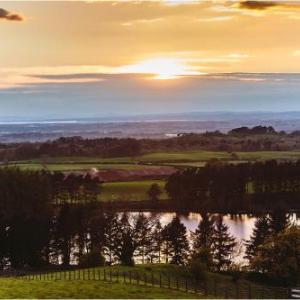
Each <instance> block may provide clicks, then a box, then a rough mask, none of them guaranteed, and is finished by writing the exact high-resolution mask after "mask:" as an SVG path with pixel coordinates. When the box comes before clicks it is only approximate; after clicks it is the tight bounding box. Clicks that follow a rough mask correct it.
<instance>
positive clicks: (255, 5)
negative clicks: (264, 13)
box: [239, 0, 279, 10]
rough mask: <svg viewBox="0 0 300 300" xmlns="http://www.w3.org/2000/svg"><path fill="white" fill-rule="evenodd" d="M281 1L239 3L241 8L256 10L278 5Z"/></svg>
mask: <svg viewBox="0 0 300 300" xmlns="http://www.w3.org/2000/svg"><path fill="white" fill-rule="evenodd" d="M278 4H279V3H275V2H271V1H255V0H249V1H242V2H240V3H239V6H240V8H245V9H255V10H264V9H268V8H270V7H274V6H277V5H278Z"/></svg>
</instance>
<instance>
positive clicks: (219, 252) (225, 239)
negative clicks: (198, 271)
mask: <svg viewBox="0 0 300 300" xmlns="http://www.w3.org/2000/svg"><path fill="white" fill-rule="evenodd" d="M236 245H237V243H236V241H235V239H234V237H232V236H231V235H230V233H229V228H228V226H227V225H226V224H224V222H223V218H222V217H221V216H220V217H219V218H218V219H217V221H216V226H215V231H214V235H213V260H214V263H215V266H216V268H217V270H218V271H221V270H223V269H226V268H227V267H228V266H230V264H231V257H232V254H233V252H234V248H235V247H236Z"/></svg>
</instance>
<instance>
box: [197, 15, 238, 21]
mask: <svg viewBox="0 0 300 300" xmlns="http://www.w3.org/2000/svg"><path fill="white" fill-rule="evenodd" d="M233 18H234V16H215V17H206V18H198V19H197V21H198V22H224V21H230V20H232V19H233Z"/></svg>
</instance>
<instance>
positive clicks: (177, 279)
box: [18, 268, 291, 299]
mask: <svg viewBox="0 0 300 300" xmlns="http://www.w3.org/2000/svg"><path fill="white" fill-rule="evenodd" d="M18 278H21V279H23V280H40V281H43V280H47V281H49V280H73V281H76V280H94V281H106V282H111V283H113V282H116V283H121V282H122V283H125V284H133V285H142V286H148V287H160V288H167V289H173V290H180V291H184V292H186V293H195V294H201V295H206V296H213V297H217V298H225V299H230V298H231V299H232V298H235V299H258V298H259V299H286V298H290V297H291V290H290V289H288V288H282V287H268V286H263V285H257V284H252V283H251V284H250V283H249V282H246V281H238V282H233V281H232V280H223V279H222V280H220V279H216V278H210V279H205V280H195V279H193V278H191V277H184V276H173V275H171V274H165V273H161V272H141V271H123V270H122V271H119V270H117V269H115V268H99V269H95V268H93V269H78V270H66V271H60V272H50V273H39V274H26V275H20V276H18Z"/></svg>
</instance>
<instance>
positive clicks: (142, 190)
mask: <svg viewBox="0 0 300 300" xmlns="http://www.w3.org/2000/svg"><path fill="white" fill-rule="evenodd" d="M153 183H157V184H158V185H159V187H160V188H161V190H162V191H163V193H162V194H161V195H160V197H159V199H160V200H164V199H167V197H168V196H167V194H166V192H165V190H164V186H165V182H164V181H163V180H143V181H126V182H108V183H103V185H102V188H103V189H102V191H101V193H100V196H99V200H100V201H143V200H148V196H147V191H148V189H149V188H150V186H151V184H153Z"/></svg>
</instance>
